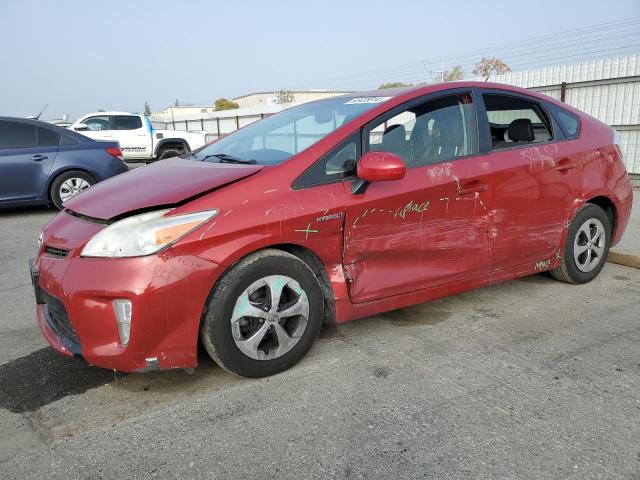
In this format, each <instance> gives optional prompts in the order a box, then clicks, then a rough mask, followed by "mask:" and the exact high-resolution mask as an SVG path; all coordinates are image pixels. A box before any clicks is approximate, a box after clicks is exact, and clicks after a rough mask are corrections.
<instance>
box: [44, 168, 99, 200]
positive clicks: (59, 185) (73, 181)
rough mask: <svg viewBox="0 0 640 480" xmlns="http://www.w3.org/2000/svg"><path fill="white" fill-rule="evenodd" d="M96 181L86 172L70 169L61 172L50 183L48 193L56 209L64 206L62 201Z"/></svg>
mask: <svg viewBox="0 0 640 480" xmlns="http://www.w3.org/2000/svg"><path fill="white" fill-rule="evenodd" d="M95 183H96V181H95V179H94V178H93V177H92V176H91V175H89V174H88V173H86V172H81V171H80V170H71V171H68V172H64V173H61V174H60V175H58V176H57V177H56V179H55V180H54V181H53V183H51V189H50V191H49V195H50V196H51V201H52V202H53V204H54V205H55V206H56V208H57V209H58V210H62V209H63V208H64V202H66V201H67V200H69V199H70V198H73V197H75V196H76V195H77V194H78V193H80V192H83V191H85V190H86V189H88V188H89V187H91V186H92V185H94V184H95Z"/></svg>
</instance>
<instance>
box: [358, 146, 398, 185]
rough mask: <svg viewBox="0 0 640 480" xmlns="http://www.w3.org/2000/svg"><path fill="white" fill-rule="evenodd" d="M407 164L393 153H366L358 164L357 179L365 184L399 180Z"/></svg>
mask: <svg viewBox="0 0 640 480" xmlns="http://www.w3.org/2000/svg"><path fill="white" fill-rule="evenodd" d="M406 172H407V164H406V163H404V160H403V159H402V158H400V157H399V156H398V155H396V154H395V153H389V152H367V153H365V154H364V155H363V156H362V158H361V159H360V161H359V162H358V178H359V179H361V180H364V181H366V182H388V181H391V180H401V179H403V178H404V175H405V173H406Z"/></svg>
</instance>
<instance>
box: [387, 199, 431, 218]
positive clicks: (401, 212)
mask: <svg viewBox="0 0 640 480" xmlns="http://www.w3.org/2000/svg"><path fill="white" fill-rule="evenodd" d="M430 203H431V202H429V201H426V202H422V203H417V202H414V201H413V200H411V201H410V202H409V203H407V204H406V205H405V206H404V207H401V208H399V209H398V210H397V211H396V214H395V215H394V218H397V217H400V218H402V219H403V220H404V219H405V218H406V217H407V215H408V214H409V213H422V212H425V211H427V209H428V208H429V204H430Z"/></svg>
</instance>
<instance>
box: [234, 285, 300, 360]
mask: <svg viewBox="0 0 640 480" xmlns="http://www.w3.org/2000/svg"><path fill="white" fill-rule="evenodd" d="M308 321H309V300H308V298H307V294H306V293H305V292H304V290H303V289H302V288H301V287H300V284H299V283H298V282H297V281H295V280H294V279H292V278H291V277H288V276H286V275H269V276H267V277H263V278H261V279H259V280H257V281H255V282H253V283H252V284H251V285H250V286H249V287H248V288H246V289H245V290H244V291H243V292H242V294H241V295H240V296H239V297H238V299H237V300H236V303H235V307H234V309H233V314H232V316H231V332H232V335H233V340H234V342H235V344H236V346H237V347H238V349H239V350H240V351H241V352H242V353H244V354H245V355H246V356H248V357H250V358H253V359H255V360H273V359H275V358H279V357H281V356H283V355H285V354H286V353H287V352H289V351H291V349H293V347H295V346H296V344H297V343H298V342H299V341H300V338H301V337H302V335H303V333H304V331H305V329H306V327H307V323H308Z"/></svg>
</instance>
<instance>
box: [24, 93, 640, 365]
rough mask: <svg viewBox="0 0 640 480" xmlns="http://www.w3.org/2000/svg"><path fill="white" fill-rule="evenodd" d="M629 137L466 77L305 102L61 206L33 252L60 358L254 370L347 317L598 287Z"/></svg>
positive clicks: (624, 199) (44, 316)
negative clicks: (533, 289)
mask: <svg viewBox="0 0 640 480" xmlns="http://www.w3.org/2000/svg"><path fill="white" fill-rule="evenodd" d="M631 202H632V191H631V186H630V183H629V179H628V175H627V172H626V170H625V167H624V164H623V161H622V157H621V153H620V149H619V147H618V141H617V137H616V134H615V132H614V130H612V129H611V128H610V127H608V126H607V125H605V124H603V123H601V122H599V121H597V120H595V119H594V118H592V117H590V116H588V115H586V114H584V113H582V112H580V111H577V110H575V109H574V108H571V107H569V106H567V105H565V104H563V103H560V102H558V101H556V100H554V99H552V98H549V97H546V96H544V95H540V94H537V93H534V92H531V91H528V90H524V89H520V88H515V87H509V86H505V85H498V84H490V83H477V82H456V83H448V84H442V85H434V86H425V87H420V88H415V89H411V90H402V91H400V90H378V91H375V92H365V93H357V94H353V95H348V96H342V97H334V98H331V99H327V100H321V101H316V102H312V103H306V104H303V105H300V106H297V107H294V108H290V109H288V110H285V111H283V112H281V113H278V114H276V115H273V116H271V117H269V118H266V119H264V120H261V121H259V122H256V123H253V124H251V125H249V126H247V127H245V128H243V129H241V130H239V131H237V132H235V133H233V134H231V135H228V136H227V137H224V138H223V139H221V140H218V141H217V142H215V143H212V144H210V145H208V146H206V147H205V148H203V149H201V150H200V151H198V152H196V153H194V154H191V156H190V157H188V158H180V159H170V160H165V161H161V162H158V163H156V164H154V165H151V166H147V167H144V168H140V169H137V170H134V171H131V172H128V173H125V174H123V175H120V176H118V177H115V178H113V179H110V180H107V181H105V182H102V183H100V184H98V185H96V186H94V187H92V188H91V189H89V190H87V191H86V192H83V193H81V194H80V195H78V196H77V197H74V198H73V199H71V200H69V201H68V202H67V203H65V210H64V211H63V212H61V213H60V214H59V215H58V216H56V217H55V218H54V219H53V220H51V222H49V224H48V225H47V226H46V227H45V228H44V230H43V232H42V235H41V237H40V240H39V251H38V255H37V258H36V259H35V261H33V262H32V263H31V274H32V278H33V282H34V286H35V291H36V299H37V303H38V305H37V318H38V323H39V325H40V328H41V330H42V332H43V334H44V336H45V338H46V339H47V340H48V341H49V343H51V345H52V346H53V347H54V348H55V349H56V350H58V351H59V352H61V353H63V354H65V355H75V356H77V357H81V358H83V359H84V360H85V361H87V362H88V363H90V364H92V365H97V366H100V367H104V368H109V369H115V370H122V371H145V370H152V369H170V368H192V367H195V366H196V364H197V351H198V342H201V343H202V345H203V346H204V348H205V349H206V351H207V352H208V353H209V354H210V355H211V357H212V358H213V359H214V360H215V361H216V362H217V363H219V364H220V365H221V366H222V367H224V368H225V369H227V370H229V371H232V372H235V373H237V374H239V375H244V376H248V377H262V376H266V375H271V374H274V373H277V372H280V371H282V370H285V369H287V368H289V367H290V366H292V365H293V364H295V363H296V362H297V361H298V360H300V359H301V358H302V357H303V356H304V355H305V354H306V352H307V351H308V350H309V349H310V348H311V346H312V344H313V342H314V340H315V339H316V338H317V336H318V333H319V331H320V328H321V325H322V324H323V323H328V324H330V323H342V322H346V321H348V320H351V319H354V318H358V317H364V316H367V315H373V314H376V313H379V312H383V311H386V310H391V309H396V308H401V307H406V306H408V305H412V304H415V303H419V302H424V301H427V300H431V299H435V298H439V297H443V296H446V295H452V294H455V293H457V292H461V291H464V290H469V289H472V288H477V287H481V286H484V285H489V284H492V283H496V282H501V281H504V280H509V279H513V278H516V277H521V276H524V275H530V274H533V273H537V272H542V271H550V273H551V275H552V276H553V277H555V278H556V279H558V280H561V281H564V282H569V283H574V284H579V283H585V282H588V281H590V280H592V279H593V278H595V277H596V276H597V275H598V273H599V272H600V270H601V269H602V268H603V266H604V262H605V258H606V256H607V252H608V250H609V247H610V245H613V244H615V243H616V242H618V241H619V240H620V238H621V237H622V234H623V232H624V230H625V227H626V225H627V222H628V220H629V214H630V209H631Z"/></svg>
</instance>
